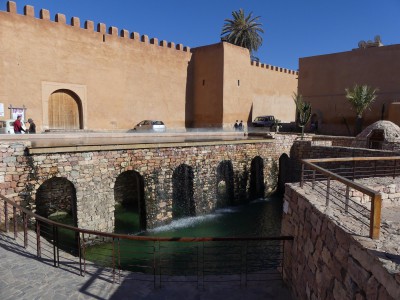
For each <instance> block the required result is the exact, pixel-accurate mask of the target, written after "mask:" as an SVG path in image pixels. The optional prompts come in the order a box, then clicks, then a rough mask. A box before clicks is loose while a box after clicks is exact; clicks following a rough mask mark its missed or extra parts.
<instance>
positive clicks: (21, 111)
mask: <svg viewBox="0 0 400 300" xmlns="http://www.w3.org/2000/svg"><path fill="white" fill-rule="evenodd" d="M10 109H11V119H13V120H15V119H17V117H18V116H22V121H24V120H25V108H14V107H13V108H10Z"/></svg>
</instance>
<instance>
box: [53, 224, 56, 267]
mask: <svg viewBox="0 0 400 300" xmlns="http://www.w3.org/2000/svg"><path fill="white" fill-rule="evenodd" d="M56 235H57V233H56V226H55V225H53V262H54V267H57V249H56Z"/></svg>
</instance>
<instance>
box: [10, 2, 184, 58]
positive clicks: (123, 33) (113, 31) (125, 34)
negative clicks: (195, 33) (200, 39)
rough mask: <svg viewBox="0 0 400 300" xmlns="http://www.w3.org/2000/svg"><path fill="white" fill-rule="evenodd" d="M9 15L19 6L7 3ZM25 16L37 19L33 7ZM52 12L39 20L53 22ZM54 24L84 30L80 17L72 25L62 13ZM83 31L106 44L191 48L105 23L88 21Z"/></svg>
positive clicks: (28, 7)
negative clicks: (122, 42) (109, 41)
mask: <svg viewBox="0 0 400 300" xmlns="http://www.w3.org/2000/svg"><path fill="white" fill-rule="evenodd" d="M6 12H7V13H10V14H18V13H17V4H16V3H15V2H14V1H8V2H7V10H6ZM22 15H23V16H26V17H32V18H35V8H34V7H33V6H31V5H25V6H24V12H23V14H22ZM50 16H51V15H50V11H49V10H47V9H40V12H39V18H38V19H39V20H43V21H49V22H53V21H52V20H51V18H50ZM54 23H56V24H57V23H58V24H60V25H67V26H71V27H76V28H82V27H81V21H80V19H79V18H78V17H72V18H71V21H70V23H69V24H68V23H67V18H66V16H65V15H64V14H61V13H56V14H55V17H54ZM83 29H85V30H87V31H88V32H98V33H100V34H103V41H104V42H105V41H106V39H107V36H112V37H117V38H121V39H131V40H135V41H137V42H141V43H144V44H148V45H154V46H158V47H163V48H170V49H174V50H177V51H183V52H190V47H187V46H184V45H182V44H175V43H174V42H167V41H166V40H162V41H160V42H159V41H158V39H157V38H150V39H149V37H148V36H147V35H140V34H139V33H138V32H131V33H129V31H128V30H126V29H121V30H120V31H118V28H117V27H114V26H110V27H108V30H107V26H106V24H104V23H98V24H97V26H96V27H95V24H94V22H93V21H90V20H86V21H85V22H84V24H83Z"/></svg>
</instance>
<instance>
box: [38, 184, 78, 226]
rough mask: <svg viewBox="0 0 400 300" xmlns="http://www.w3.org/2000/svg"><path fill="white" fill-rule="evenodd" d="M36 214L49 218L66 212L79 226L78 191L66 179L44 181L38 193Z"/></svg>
mask: <svg viewBox="0 0 400 300" xmlns="http://www.w3.org/2000/svg"><path fill="white" fill-rule="evenodd" d="M36 212H37V213H38V214H39V215H41V216H43V217H46V218H47V217H49V216H50V215H52V214H54V213H56V212H66V213H68V214H70V215H71V216H72V218H73V222H74V225H75V226H77V225H78V222H77V204H76V189H75V186H74V184H73V183H72V182H71V181H69V180H68V179H66V178H64V177H53V178H50V179H47V180H46V181H44V182H43V183H42V184H41V185H40V187H39V188H38V190H37V191H36Z"/></svg>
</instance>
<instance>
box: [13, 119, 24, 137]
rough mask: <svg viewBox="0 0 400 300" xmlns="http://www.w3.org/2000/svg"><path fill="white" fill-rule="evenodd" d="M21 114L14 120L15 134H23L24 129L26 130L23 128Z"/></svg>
mask: <svg viewBox="0 0 400 300" xmlns="http://www.w3.org/2000/svg"><path fill="white" fill-rule="evenodd" d="M21 118H22V116H21V115H18V117H17V119H16V120H15V121H14V133H15V134H21V133H22V131H23V132H26V131H25V129H24V128H22V122H21Z"/></svg>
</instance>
